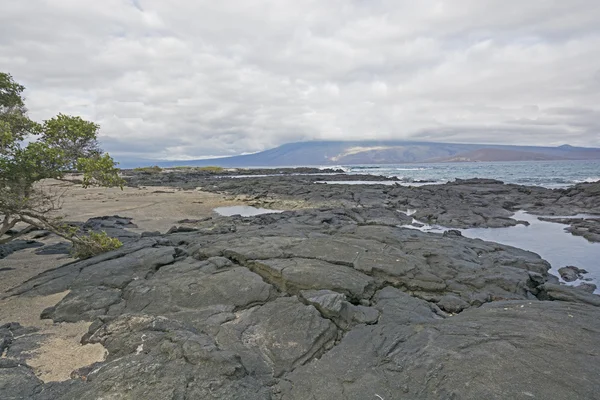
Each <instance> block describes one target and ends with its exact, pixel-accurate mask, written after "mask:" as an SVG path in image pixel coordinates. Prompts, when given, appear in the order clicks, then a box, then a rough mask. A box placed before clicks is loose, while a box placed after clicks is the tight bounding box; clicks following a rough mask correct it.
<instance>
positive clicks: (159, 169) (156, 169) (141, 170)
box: [133, 165, 162, 174]
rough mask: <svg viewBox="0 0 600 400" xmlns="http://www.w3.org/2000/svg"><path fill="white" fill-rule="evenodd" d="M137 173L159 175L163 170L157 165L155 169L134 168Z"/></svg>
mask: <svg viewBox="0 0 600 400" xmlns="http://www.w3.org/2000/svg"><path fill="white" fill-rule="evenodd" d="M133 170H134V171H135V172H145V173H148V174H159V173H161V172H162V168H161V167H159V166H158V165H155V166H153V167H140V168H134V169H133Z"/></svg>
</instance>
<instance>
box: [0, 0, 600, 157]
mask: <svg viewBox="0 0 600 400" xmlns="http://www.w3.org/2000/svg"><path fill="white" fill-rule="evenodd" d="M0 8H1V9H2V12H1V13H0V70H2V71H8V72H10V73H12V74H13V75H14V76H15V78H16V79H17V80H18V81H20V82H22V83H24V84H25V85H26V86H27V88H28V91H27V97H28V106H29V109H30V112H31V115H32V117H34V118H37V119H44V118H49V117H51V116H52V115H54V114H56V113H58V112H65V113H71V114H77V115H82V116H84V117H85V118H89V119H93V120H95V121H97V122H98V123H100V124H101V125H102V141H103V143H104V146H105V147H106V148H107V149H109V150H110V151H111V152H112V153H113V154H115V155H116V156H117V157H119V156H121V157H144V158H178V157H181V158H190V157H192V158H193V157H203V156H208V155H231V154H236V153H241V152H253V151H259V150H263V149H266V148H269V147H273V146H276V145H279V144H282V143H285V142H289V141H297V140H309V139H366V138H381V139H389V138H395V139H402V138H419V139H424V140H438V141H444V140H447V141H476V142H487V143H493V142H495V143H498V142H502V143H519V144H562V143H565V142H569V143H571V144H574V145H588V146H600V132H599V129H600V122H599V121H600V118H599V117H600V28H599V27H598V23H597V22H598V21H599V20H600V8H599V7H596V6H595V5H594V2H593V1H589V0H572V1H569V2H564V1H559V0H554V1H549V0H529V1H527V2H506V1H500V0H454V1H440V0H438V1H433V0H423V1H419V2H414V1H408V0H407V1H400V0H369V1H366V0H351V1H349V0H330V1H322V0H296V1H291V0H277V1H275V0H244V1H239V0H238V1H233V0H222V1H219V2H215V1H208V0H204V1H192V0H172V1H169V2H165V1H162V0H106V1H103V2H98V1H91V0H28V1H21V0H0Z"/></svg>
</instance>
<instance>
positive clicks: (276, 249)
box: [0, 208, 600, 400]
mask: <svg viewBox="0 0 600 400" xmlns="http://www.w3.org/2000/svg"><path fill="white" fill-rule="evenodd" d="M407 220H408V221H410V218H408V217H406V216H405V215H403V214H401V213H397V212H396V213H388V212H386V209H384V208H380V209H377V208H361V209H350V208H339V209H335V208H333V209H331V208H329V209H328V208H323V209H319V210H314V209H313V210H303V211H294V212H284V213H281V214H268V215H260V216H256V217H253V218H242V217H239V216H238V217H231V218H225V217H216V218H213V219H207V220H201V221H198V223H197V225H196V226H195V227H194V229H192V230H190V231H189V232H183V231H177V230H174V231H173V232H174V233H170V234H166V235H159V236H156V235H152V236H150V237H148V236H147V237H141V238H137V239H135V240H132V241H130V242H128V243H126V244H125V246H123V247H122V248H121V249H119V250H117V251H114V252H111V253H107V254H103V255H100V256H97V257H95V258H92V259H88V260H84V261H78V262H73V263H70V264H67V265H64V266H62V267H59V268H57V269H54V270H51V271H47V272H45V273H43V274H41V275H39V276H37V277H35V278H33V279H31V280H29V281H27V282H25V283H24V284H22V285H21V286H19V287H16V288H14V289H12V290H11V291H10V292H9V293H8V295H9V296H38V295H49V294H53V293H60V292H63V291H65V290H69V291H70V292H69V294H68V295H67V296H66V297H64V299H62V300H61V301H60V302H59V303H58V304H56V306H54V307H51V308H49V309H46V310H45V311H44V312H43V314H42V316H43V318H50V319H52V320H54V321H55V322H77V321H90V322H92V325H91V327H90V329H89V333H88V334H86V335H85V336H84V337H83V338H82V343H83V344H86V343H100V344H102V345H103V346H104V347H105V348H106V349H107V351H108V357H107V359H106V360H105V361H104V362H101V363H98V364H95V365H92V366H89V367H87V368H84V369H81V370H78V371H75V372H74V373H73V374H72V379H70V380H68V381H65V382H53V383H43V382H42V381H40V380H39V379H38V378H37V377H36V376H35V374H34V373H33V371H32V369H31V368H30V367H29V366H27V360H26V357H25V355H24V354H22V353H21V352H20V349H22V348H24V347H27V346H22V345H20V341H23V340H27V335H23V334H19V332H17V331H22V330H26V329H27V327H21V326H19V325H18V324H12V325H11V324H9V325H6V326H4V327H0V335H2V336H0V345H1V346H2V347H1V350H2V351H1V353H3V354H4V355H5V357H3V358H1V359H0V398H2V399H3V400H4V399H6V400H8V399H34V400H50V399H74V400H75V399H76V400H79V399H173V400H175V399H182V400H183V399H221V400H222V399H246V400H259V399H261V400H263V399H264V400H266V399H281V400H292V399H298V400H300V399H302V400H309V399H311V400H331V399H356V400H359V399H360V400H365V399H373V400H376V399H384V400H392V399H436V400H439V399H453V400H459V399H565V400H566V399H568V400H573V399H593V398H599V396H600V379H598V371H600V353H599V350H598V349H600V308H598V306H599V305H600V301H599V300H600V297H599V296H596V295H594V294H591V293H588V292H586V291H583V290H579V289H575V288H571V287H568V286H565V285H559V284H558V280H557V278H555V277H553V276H552V275H550V274H548V270H549V268H550V265H549V264H548V263H547V262H546V261H544V260H542V259H541V258H540V257H539V256H538V255H536V254H534V253H531V252H527V251H524V250H520V249H517V248H513V247H509V246H503V245H499V244H497V243H491V242H484V241H482V240H473V239H469V238H466V237H462V236H461V235H451V234H449V235H436V234H431V233H423V232H420V231H416V230H410V229H405V228H400V227H398V226H400V225H403V224H405V223H406V222H407Z"/></svg>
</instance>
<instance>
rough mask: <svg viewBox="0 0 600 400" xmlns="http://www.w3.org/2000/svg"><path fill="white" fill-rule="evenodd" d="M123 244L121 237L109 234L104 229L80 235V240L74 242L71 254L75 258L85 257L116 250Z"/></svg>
mask: <svg viewBox="0 0 600 400" xmlns="http://www.w3.org/2000/svg"><path fill="white" fill-rule="evenodd" d="M121 246H123V243H122V242H121V241H120V240H119V239H117V238H112V237H110V236H108V235H107V234H106V232H104V231H102V232H89V233H87V234H85V235H81V236H78V240H77V241H75V242H74V243H73V251H72V253H71V255H72V256H73V257H74V258H81V259H85V258H90V257H94V256H97V255H98V254H102V253H106V252H107V251H111V250H116V249H118V248H119V247H121Z"/></svg>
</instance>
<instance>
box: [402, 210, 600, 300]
mask: <svg viewBox="0 0 600 400" xmlns="http://www.w3.org/2000/svg"><path fill="white" fill-rule="evenodd" d="M586 217H593V216H587V215H577V216H571V217H565V218H586ZM595 217H596V218H597V217H598V216H595ZM552 218H558V217H556V216H552ZM513 219H516V220H522V221H527V222H529V224H530V225H529V226H525V225H517V226H511V227H507V228H470V229H459V230H460V231H461V232H462V234H463V236H465V237H468V238H472V239H482V240H486V241H490V242H496V243H500V244H505V245H509V246H513V247H518V248H520V249H524V250H529V251H532V252H534V253H537V254H539V255H540V256H541V257H542V258H543V259H545V260H546V261H548V262H549V263H550V264H551V265H552V269H551V270H550V272H551V273H552V274H553V275H556V276H559V277H560V275H559V273H558V269H559V268H561V267H565V266H568V265H574V266H576V267H578V268H583V269H585V270H587V271H588V274H585V275H584V277H585V278H586V279H590V282H592V283H594V284H596V285H597V286H600V243H590V242H588V241H587V240H586V239H584V238H583V237H581V236H574V235H571V234H570V233H569V232H565V228H566V227H568V225H564V224H559V223H555V222H546V221H540V220H539V219H538V216H535V215H531V214H527V213H526V212H524V211H518V212H517V213H515V215H514V216H513ZM415 222H418V221H415ZM406 227H410V228H413V229H419V230H422V231H424V232H437V233H443V232H444V231H445V230H447V228H444V227H441V226H431V225H427V224H425V225H424V226H423V227H421V228H415V227H412V226H406ZM561 281H562V280H561ZM580 283H581V281H575V282H570V283H567V284H569V285H578V284H580ZM595 293H600V290H596V292H595Z"/></svg>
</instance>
